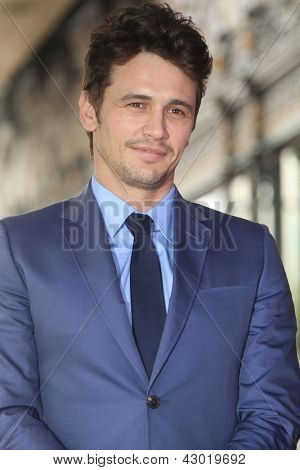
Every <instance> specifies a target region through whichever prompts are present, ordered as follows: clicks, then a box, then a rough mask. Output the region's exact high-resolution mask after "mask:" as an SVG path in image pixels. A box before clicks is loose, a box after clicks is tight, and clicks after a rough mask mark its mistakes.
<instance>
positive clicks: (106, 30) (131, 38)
mask: <svg viewBox="0 0 300 470" xmlns="http://www.w3.org/2000/svg"><path fill="white" fill-rule="evenodd" d="M140 52H152V53H154V54H157V55H158V56H160V57H161V58H162V59H165V60H168V61H170V62H171V63H172V64H174V65H176V66H177V67H179V68H180V69H181V70H182V71H183V72H185V73H186V74H187V75H188V76H189V77H190V78H191V79H192V80H194V81H195V82H196V85H197V102H196V110H195V122H196V117H197V113H198V110H199V106H200V103H201V99H202V97H203V96H204V94H205V89H206V81H207V79H208V77H209V75H210V73H211V70H212V57H211V56H210V53H209V50H208V47H207V44H206V42H205V39H204V37H203V35H202V34H201V33H200V32H199V30H198V29H197V28H196V26H195V24H194V23H193V21H192V20H191V18H190V17H189V18H186V17H184V16H183V15H182V14H181V13H180V12H174V11H173V10H172V9H171V7H170V6H169V5H168V4H167V3H163V4H160V3H159V4H158V3H154V2H149V1H147V2H144V3H143V4H142V5H141V6H138V7H127V8H123V9H120V10H118V11H117V12H116V13H115V14H114V15H112V16H110V17H108V18H106V19H105V20H104V22H103V23H101V24H99V25H98V26H97V27H96V28H95V29H94V30H93V31H92V33H91V42H90V45H89V50H88V53H87V55H86V58H85V67H84V76H83V90H86V91H87V93H88V97H89V100H90V103H91V104H92V106H93V107H94V109H95V111H96V115H97V117H98V112H99V109H100V106H101V103H102V99H103V95H104V91H105V88H106V87H107V86H108V85H109V84H110V72H111V69H112V66H113V65H124V64H126V63H127V62H128V61H129V60H130V59H132V58H133V57H134V56H136V55H137V54H139V53H140ZM195 122H194V127H195ZM87 134H88V136H89V138H90V151H91V154H92V155H93V134H92V132H87Z"/></svg>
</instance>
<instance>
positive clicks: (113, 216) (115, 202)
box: [92, 174, 175, 242]
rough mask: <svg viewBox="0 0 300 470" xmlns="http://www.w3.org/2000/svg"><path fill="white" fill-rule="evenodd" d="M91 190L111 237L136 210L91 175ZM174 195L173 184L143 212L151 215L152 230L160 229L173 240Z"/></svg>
mask: <svg viewBox="0 0 300 470" xmlns="http://www.w3.org/2000/svg"><path fill="white" fill-rule="evenodd" d="M92 190H93V193H94V196H95V198H96V201H97V203H98V206H99V207H100V209H101V212H102V215H103V218H104V222H105V225H106V228H107V230H108V232H109V235H110V237H111V238H114V237H115V236H116V235H117V233H118V232H119V230H120V229H121V228H122V226H123V224H124V222H125V220H126V218H127V217H128V216H129V215H130V214H132V213H133V212H138V211H137V210H136V209H135V207H133V206H131V205H130V204H128V203H127V202H126V201H124V199H121V198H120V197H118V196H117V195H116V194H114V193H113V192H111V191H110V190H109V189H107V188H106V187H105V186H103V185H102V184H101V183H99V181H98V180H97V179H96V176H95V174H93V176H92ZM174 195H175V185H174V184H173V185H172V187H171V189H170V191H169V192H168V193H167V194H166V195H165V197H164V198H163V199H162V200H161V201H159V202H158V203H157V204H156V205H155V206H153V207H152V208H151V209H149V210H148V211H147V212H145V214H147V215H149V216H150V217H152V219H153V220H154V223H155V227H154V231H157V230H159V231H161V232H162V234H163V235H164V237H165V238H166V239H167V240H168V241H170V242H172V241H173V201H174Z"/></svg>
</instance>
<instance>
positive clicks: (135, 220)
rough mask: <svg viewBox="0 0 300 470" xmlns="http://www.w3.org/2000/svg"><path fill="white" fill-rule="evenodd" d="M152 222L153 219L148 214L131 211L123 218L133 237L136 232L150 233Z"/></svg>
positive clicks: (141, 233)
mask: <svg viewBox="0 0 300 470" xmlns="http://www.w3.org/2000/svg"><path fill="white" fill-rule="evenodd" d="M152 222H153V219H151V217H150V216H149V215H146V214H141V213H138V212H133V213H132V214H130V215H129V216H128V217H127V219H126V220H125V225H126V227H127V228H128V229H129V230H130V232H131V233H132V235H133V236H134V237H135V236H136V235H138V234H140V235H143V234H147V235H150V232H151V223H152Z"/></svg>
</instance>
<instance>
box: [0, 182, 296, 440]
mask: <svg viewBox="0 0 300 470" xmlns="http://www.w3.org/2000/svg"><path fill="white" fill-rule="evenodd" d="M174 211H175V217H174V219H175V223H174V235H175V252H174V255H175V260H174V282H173V291H172V295H171V299H170V306H169V311H168V315H167V320H166V325H165V329H164V332H163V336H162V340H161V344H160V347H159V350H158V354H157V358H156V362H155V365H154V369H153V373H152V376H151V378H150V382H149V380H148V378H147V375H146V372H145V370H144V368H143V364H142V362H141V359H140V357H139V354H138V351H137V349H136V346H135V343H134V339H133V336H132V332H131V329H130V325H129V322H128V317H127V313H126V309H125V304H124V300H123V298H122V294H121V291H120V287H119V281H118V278H117V274H116V269H115V265H114V261H113V257H112V254H111V251H110V249H109V243H108V237H107V233H106V231H105V228H104V223H103V219H102V216H101V214H100V211H99V208H98V206H97V203H96V201H95V198H94V195H93V193H92V190H91V185H90V183H89V184H88V186H87V188H86V189H85V190H84V191H83V192H82V193H81V194H80V195H79V196H76V197H74V198H72V199H70V200H68V201H63V202H60V203H57V204H54V205H52V206H49V207H46V208H43V209H41V210H38V211H34V212H30V213H27V214H24V215H20V216H16V217H8V218H6V219H3V220H2V221H1V222H0V266H1V272H0V381H1V384H0V385H1V389H0V440H1V447H2V448H4V449H62V448H68V449H224V448H228V449H293V448H295V446H296V441H297V439H298V438H299V414H300V412H299V397H300V379H299V367H298V362H297V357H296V349H295V333H296V320H295V314H294V310H293V303H292V299H291V295H290V291H289V286H288V282H287V279H286V276H285V273H284V270H283V266H282V263H281V261H280V258H279V255H278V252H277V249H276V245H275V242H274V240H273V238H272V237H271V235H270V234H269V231H268V229H267V227H266V226H264V225H260V224H256V223H253V222H250V221H246V220H243V219H240V218H237V217H231V216H228V215H225V214H222V213H220V212H217V211H214V210H211V209H207V208H204V207H202V206H200V205H197V204H193V203H191V202H188V201H186V200H184V199H183V198H182V197H181V195H180V194H179V193H178V192H177V193H176V200H175V206H174ZM144 276H145V282H147V273H144ZM151 394H154V395H157V396H158V397H159V398H160V406H159V407H158V408H156V409H151V408H149V407H147V404H146V398H147V396H149V395H151Z"/></svg>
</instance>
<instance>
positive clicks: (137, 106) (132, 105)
mask: <svg viewBox="0 0 300 470" xmlns="http://www.w3.org/2000/svg"><path fill="white" fill-rule="evenodd" d="M128 106H130V107H131V108H137V109H139V108H142V107H143V106H144V103H138V102H136V103H129V104H128Z"/></svg>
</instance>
